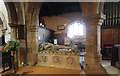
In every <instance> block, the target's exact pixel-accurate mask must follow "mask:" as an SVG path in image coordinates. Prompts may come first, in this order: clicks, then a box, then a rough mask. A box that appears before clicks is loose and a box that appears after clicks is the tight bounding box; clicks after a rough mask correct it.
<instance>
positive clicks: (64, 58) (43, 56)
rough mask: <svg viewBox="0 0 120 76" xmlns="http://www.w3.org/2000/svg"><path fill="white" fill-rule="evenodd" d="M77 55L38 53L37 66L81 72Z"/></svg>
mask: <svg viewBox="0 0 120 76" xmlns="http://www.w3.org/2000/svg"><path fill="white" fill-rule="evenodd" d="M79 58H80V56H79V55H73V54H67V55H65V54H53V53H38V63H37V66H45V67H55V68H64V69H72V70H81V68H80V63H79V60H80V59H79Z"/></svg>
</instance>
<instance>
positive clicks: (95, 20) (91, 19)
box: [83, 14, 106, 26]
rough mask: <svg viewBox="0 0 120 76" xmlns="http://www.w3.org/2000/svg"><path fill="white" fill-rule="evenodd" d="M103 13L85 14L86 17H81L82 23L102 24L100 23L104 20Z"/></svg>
mask: <svg viewBox="0 0 120 76" xmlns="http://www.w3.org/2000/svg"><path fill="white" fill-rule="evenodd" d="M105 18H106V17H105V15H104V14H96V15H91V16H87V17H83V21H84V23H85V24H86V26H87V25H91V26H92V25H96V26H97V25H102V23H103V22H104V19H105Z"/></svg>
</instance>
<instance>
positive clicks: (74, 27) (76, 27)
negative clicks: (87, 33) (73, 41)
mask: <svg viewBox="0 0 120 76" xmlns="http://www.w3.org/2000/svg"><path fill="white" fill-rule="evenodd" d="M83 35H84V23H82V22H80V21H74V22H72V23H71V24H70V25H69V26H68V33H67V36H68V37H69V38H76V37H80V36H83Z"/></svg>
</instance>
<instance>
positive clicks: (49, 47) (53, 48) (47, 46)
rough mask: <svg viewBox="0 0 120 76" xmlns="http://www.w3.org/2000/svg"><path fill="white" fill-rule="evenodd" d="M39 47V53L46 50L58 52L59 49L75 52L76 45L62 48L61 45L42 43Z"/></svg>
mask: <svg viewBox="0 0 120 76" xmlns="http://www.w3.org/2000/svg"><path fill="white" fill-rule="evenodd" d="M39 46H41V48H43V49H42V50H41V51H43V50H47V51H58V50H59V49H71V51H77V50H78V47H77V46H76V45H73V46H71V47H70V46H63V45H54V44H52V43H48V42H47V43H42V44H40V45H39Z"/></svg>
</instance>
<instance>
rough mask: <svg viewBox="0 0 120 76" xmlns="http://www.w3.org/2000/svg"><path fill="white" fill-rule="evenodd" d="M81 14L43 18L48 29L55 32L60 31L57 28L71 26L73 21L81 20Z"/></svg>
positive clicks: (65, 14)
mask: <svg viewBox="0 0 120 76" xmlns="http://www.w3.org/2000/svg"><path fill="white" fill-rule="evenodd" d="M81 17H82V15H81V12H72V13H64V14H59V15H58V16H50V17H48V16H46V17H43V18H44V20H45V24H46V27H47V28H49V29H52V30H54V31H58V30H57V27H58V26H59V25H64V24H66V25H69V24H70V23H71V22H72V21H75V20H81Z"/></svg>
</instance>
